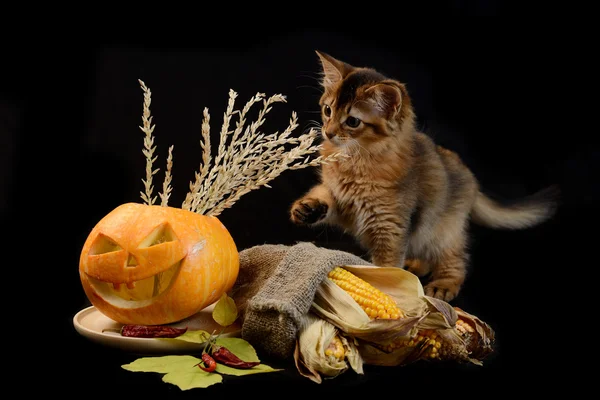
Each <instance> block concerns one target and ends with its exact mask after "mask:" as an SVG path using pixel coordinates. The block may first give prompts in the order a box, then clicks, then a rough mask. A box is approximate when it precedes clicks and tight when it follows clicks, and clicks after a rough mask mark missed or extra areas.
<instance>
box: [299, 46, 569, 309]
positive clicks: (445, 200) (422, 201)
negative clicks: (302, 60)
mask: <svg viewBox="0 0 600 400" xmlns="http://www.w3.org/2000/svg"><path fill="white" fill-rule="evenodd" d="M317 55H318V56H319V59H320V61H321V65H322V73H323V79H322V82H321V84H322V86H323V89H324V90H323V94H322V96H321V99H320V101H319V104H320V106H321V117H322V121H323V125H322V127H321V131H322V136H323V143H322V146H323V148H322V152H321V153H322V155H323V156H328V155H330V154H332V153H334V152H341V153H343V154H345V155H346V157H341V158H339V159H337V160H336V161H334V162H329V163H327V164H325V165H322V166H321V170H320V172H321V176H320V183H319V184H317V185H316V186H314V187H313V188H312V189H310V190H309V191H308V192H307V193H306V194H305V195H304V196H302V197H301V198H299V199H298V200H296V201H295V202H294V203H293V204H292V206H291V209H290V219H291V221H292V222H293V223H295V224H298V225H308V226H318V225H319V224H330V225H333V226H338V227H340V228H342V229H344V230H345V231H346V232H348V233H350V234H351V235H353V237H355V238H356V239H357V241H358V243H359V244H360V245H361V246H362V247H363V248H365V249H366V250H367V251H368V252H369V255H370V258H371V260H370V261H371V262H372V263H373V264H375V265H378V266H384V267H403V268H407V269H408V270H409V271H411V272H413V273H414V274H416V275H418V276H419V277H425V276H427V275H429V281H428V283H427V284H426V285H425V294H426V295H428V296H432V297H435V298H439V299H442V300H445V301H451V300H452V299H454V298H455V297H456V296H457V295H458V293H459V291H460V288H461V286H462V284H463V283H464V280H465V276H466V269H467V264H468V260H469V255H468V252H467V235H468V234H467V228H468V224H469V221H470V220H472V221H473V222H476V223H479V224H481V225H484V226H488V227H491V228H507V229H521V228H526V227H530V226H533V225H535V224H539V223H541V222H543V221H544V220H546V219H548V218H550V217H551V216H552V215H553V213H554V211H555V208H556V201H555V200H556V199H555V196H556V195H557V193H558V192H557V188H556V187H550V188H547V189H544V190H542V191H540V192H538V193H536V194H533V195H531V196H529V197H528V198H525V199H522V200H521V201H520V202H517V203H516V204H511V205H510V206H508V205H501V204H499V203H498V202H496V201H494V200H492V199H491V198H489V197H487V196H486V195H485V194H483V193H482V192H481V190H480V187H479V185H478V182H477V179H476V178H475V177H474V175H473V173H472V172H471V171H470V170H469V168H468V167H467V166H466V165H465V164H463V162H462V161H461V159H460V157H459V156H458V155H457V154H456V153H454V152H453V151H450V150H448V149H445V148H442V147H440V146H436V144H435V143H434V142H433V141H432V139H431V138H430V137H429V136H427V135H426V134H424V133H422V132H420V131H418V130H417V128H416V127H415V114H414V111H413V108H412V106H411V100H410V97H409V95H408V92H407V90H406V88H405V86H404V85H403V84H402V83H400V82H398V81H397V80H394V79H389V78H387V77H385V76H383V75H382V74H380V73H379V72H377V71H376V70H374V69H371V68H363V67H360V68H359V67H354V66H352V65H349V64H347V63H345V62H343V61H340V60H337V59H335V58H333V57H331V56H330V55H328V54H324V53H320V52H317Z"/></svg>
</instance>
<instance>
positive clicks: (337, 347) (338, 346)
mask: <svg viewBox="0 0 600 400" xmlns="http://www.w3.org/2000/svg"><path fill="white" fill-rule="evenodd" d="M325 355H326V356H327V357H335V358H336V359H337V360H340V361H341V360H343V359H344V357H345V356H346V351H345V350H344V344H343V343H342V341H341V339H340V338H339V336H337V335H335V336H334V337H333V339H332V340H331V342H330V343H329V346H327V349H325Z"/></svg>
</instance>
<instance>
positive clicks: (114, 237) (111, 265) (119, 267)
mask: <svg viewBox="0 0 600 400" xmlns="http://www.w3.org/2000/svg"><path fill="white" fill-rule="evenodd" d="M238 272H239V254H238V251H237V248H236V245H235V243H234V241H233V239H232V237H231V235H230V234H229V232H228V230H227V229H226V228H225V226H223V224H222V223H221V221H219V220H218V219H217V218H216V217H209V216H204V215H200V214H197V213H194V212H191V211H186V210H183V209H180V208H172V207H162V206H149V205H145V204H137V203H126V204H123V205H121V206H119V207H117V208H115V209H114V210H113V211H111V212H110V213H109V214H107V215H106V216H105V217H104V218H102V219H101V220H100V221H99V222H98V224H97V225H96V226H95V227H94V228H93V229H92V231H91V232H90V234H89V235H88V237H87V239H86V241H85V243H84V246H83V250H82V252H81V256H80V260H79V275H80V278H81V283H82V285H83V289H84V291H85V293H86V296H87V297H88V299H89V300H90V302H91V303H92V304H93V305H94V306H95V307H96V308H97V309H98V310H99V311H100V312H102V313H103V314H104V315H106V316H107V317H109V318H111V319H113V320H115V321H117V322H120V323H123V324H144V325H155V324H156V325H158V324H168V323H171V322H176V321H180V320H182V319H184V318H187V317H189V316H191V315H193V314H195V313H196V312H198V311H200V310H202V309H203V308H205V307H207V306H209V305H210V304H212V303H214V302H215V301H217V300H218V299H219V298H220V296H221V295H222V294H223V293H224V292H227V291H228V290H229V289H231V287H232V286H233V284H234V282H235V280H236V279H237V275H238Z"/></svg>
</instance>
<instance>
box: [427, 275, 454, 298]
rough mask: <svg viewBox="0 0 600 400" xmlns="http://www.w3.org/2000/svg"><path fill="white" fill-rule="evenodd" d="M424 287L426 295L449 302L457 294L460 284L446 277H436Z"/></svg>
mask: <svg viewBox="0 0 600 400" xmlns="http://www.w3.org/2000/svg"><path fill="white" fill-rule="evenodd" d="M424 289H425V294H426V295H427V296H429V297H434V298H436V299H440V300H444V301H446V302H450V301H452V300H453V299H454V298H455V297H456V296H458V292H459V291H460V284H457V283H456V282H454V281H451V280H448V279H437V280H434V281H431V282H429V283H428V284H427V285H425V288H424Z"/></svg>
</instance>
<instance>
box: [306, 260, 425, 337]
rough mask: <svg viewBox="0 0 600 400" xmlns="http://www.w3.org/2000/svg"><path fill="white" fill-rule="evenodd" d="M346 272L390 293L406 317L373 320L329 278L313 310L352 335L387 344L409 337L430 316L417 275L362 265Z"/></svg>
mask: <svg viewBox="0 0 600 400" xmlns="http://www.w3.org/2000/svg"><path fill="white" fill-rule="evenodd" d="M343 268H344V269H347V270H348V271H350V272H352V273H353V274H355V275H356V276H358V277H359V278H361V279H363V280H365V281H366V282H368V283H370V284H371V285H373V286H374V287H376V288H377V289H379V290H381V291H382V292H384V293H387V294H389V295H390V296H392V298H394V300H395V301H396V304H398V306H399V307H400V308H401V309H402V311H403V312H404V314H405V317H404V318H399V319H396V320H381V319H371V318H369V316H368V315H367V313H365V311H364V310H363V309H362V308H361V307H360V306H359V305H358V303H356V301H354V299H353V298H352V297H351V296H350V295H349V294H348V293H347V292H346V291H345V290H343V289H342V288H340V287H339V286H338V285H336V284H335V283H333V282H331V281H330V280H329V279H325V280H323V282H322V284H321V285H320V286H319V288H317V292H316V294H315V298H314V300H313V305H312V309H313V311H314V312H315V313H316V314H317V315H319V316H320V317H321V318H323V319H325V320H327V321H329V322H331V323H332V324H333V325H335V326H337V327H339V328H340V329H341V330H343V331H344V332H345V333H347V334H348V335H350V336H353V337H356V338H359V339H363V340H365V341H368V342H382V341H387V340H390V339H393V338H396V337H398V336H406V337H409V336H411V335H413V334H414V333H415V332H416V329H417V326H418V325H419V324H420V323H422V321H423V319H424V318H427V316H428V315H429V314H430V308H431V306H430V304H429V303H428V302H427V301H426V300H425V298H424V294H423V293H424V292H423V287H422V285H421V283H420V281H419V279H418V277H416V276H415V275H414V274H412V273H410V272H408V271H406V270H403V269H400V268H387V267H374V266H363V265H347V266H343Z"/></svg>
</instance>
